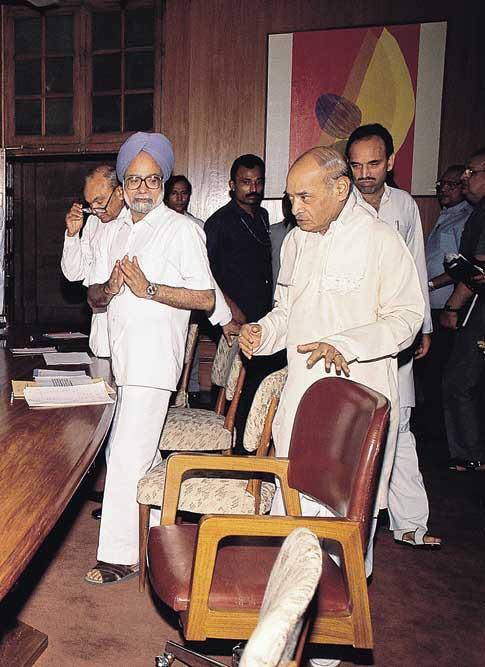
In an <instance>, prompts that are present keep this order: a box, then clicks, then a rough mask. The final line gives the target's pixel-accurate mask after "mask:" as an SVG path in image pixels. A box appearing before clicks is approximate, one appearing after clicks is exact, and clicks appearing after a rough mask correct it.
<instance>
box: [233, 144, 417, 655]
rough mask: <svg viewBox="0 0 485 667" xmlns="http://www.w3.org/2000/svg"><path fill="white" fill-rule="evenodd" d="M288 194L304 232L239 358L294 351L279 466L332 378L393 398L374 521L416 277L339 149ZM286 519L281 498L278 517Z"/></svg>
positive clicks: (292, 181)
mask: <svg viewBox="0 0 485 667" xmlns="http://www.w3.org/2000/svg"><path fill="white" fill-rule="evenodd" d="M286 190H287V193H288V195H289V197H290V201H291V202H292V210H293V213H294V215H295V217H296V221H297V225H298V227H297V228H295V229H293V230H292V231H291V232H290V233H289V234H288V235H287V237H286V238H285V241H284V243H283V248H282V255H281V269H280V273H279V277H278V284H277V288H276V293H275V306H274V308H273V310H272V311H271V312H270V313H268V315H266V316H265V317H263V318H262V319H261V320H259V322H258V323H257V324H247V325H244V326H243V328H242V330H241V334H240V344H241V349H242V350H243V352H244V353H245V354H246V355H248V356H251V354H272V353H274V352H277V351H279V350H282V349H284V348H286V350H287V355H288V380H287V382H286V385H285V387H284V390H283V393H282V396H281V400H280V405H279V409H278V412H277V415H276V418H275V422H274V426H273V435H274V442H275V449H276V455H277V456H286V455H287V454H288V448H289V445H290V440H291V432H292V427H293V421H294V418H295V413H296V410H297V407H298V404H299V402H300V399H301V397H302V396H303V394H304V393H305V391H306V389H307V388H308V387H309V386H310V385H312V384H313V383H314V382H315V381H316V380H318V379H320V378H321V377H323V376H325V375H326V374H328V375H335V374H336V373H338V374H340V372H343V373H344V374H346V375H347V374H348V376H349V377H350V379H352V380H355V381H356V382H360V383H362V384H364V385H366V386H368V387H371V388H372V389H375V390H377V391H379V392H381V393H382V394H384V395H385V396H387V397H388V398H389V400H390V402H391V423H390V428H389V434H388V439H387V444H386V449H385V454H384V462H383V468H382V472H381V477H380V481H379V486H378V492H377V499H376V506H375V507H376V510H375V514H376V515H377V511H378V510H379V509H380V508H383V507H386V505H387V489H388V482H389V476H390V472H391V468H392V463H393V459H394V450H395V442H396V431H397V425H398V413H399V409H398V390H397V359H396V357H397V353H398V352H399V350H401V349H404V348H405V347H406V346H408V345H409V344H410V343H411V342H412V341H413V339H414V337H415V335H416V334H417V332H418V331H419V329H420V326H421V323H422V319H423V312H424V304H423V298H422V295H421V290H420V287H419V281H418V276H417V273H416V268H415V266H414V262H413V260H412V257H411V255H410V254H409V251H408V250H407V248H406V247H405V245H404V243H403V241H402V239H401V238H400V237H399V235H398V234H396V232H395V231H393V230H392V229H389V227H388V226H387V225H385V224H383V223H382V222H380V221H378V220H376V219H375V217H374V216H372V215H371V214H370V213H369V212H368V211H366V210H365V209H364V208H363V207H362V206H361V205H360V204H359V203H358V202H357V200H356V197H355V195H354V194H353V193H352V192H351V184H350V179H349V176H348V166H347V164H346V163H345V161H344V160H343V158H342V157H341V156H340V154H339V153H338V152H337V151H335V150H334V149H329V148H323V147H319V148H315V149H312V150H311V151H309V152H308V153H306V154H304V155H303V156H302V157H301V158H299V159H298V160H297V161H296V162H295V164H294V165H293V166H292V168H291V169H290V172H289V174H288V179H287V185H286ZM322 193H323V194H322ZM318 200H320V202H319V201H318ZM324 362H325V363H324ZM309 366H310V367H309ZM326 366H328V370H327V368H326ZM301 500H302V502H301V506H302V512H303V514H304V515H307V516H308V515H311V516H326V515H328V514H329V510H328V509H327V508H326V507H324V506H322V505H321V504H319V503H317V502H316V501H314V500H313V499H311V498H306V497H302V499H301ZM282 510H283V507H282V504H281V494H280V493H277V495H276V496H275V501H274V503H273V508H272V513H276V514H280V513H283V511H282ZM315 664H319V665H334V664H338V661H328V662H327V661H324V660H322V661H320V660H318V661H315Z"/></svg>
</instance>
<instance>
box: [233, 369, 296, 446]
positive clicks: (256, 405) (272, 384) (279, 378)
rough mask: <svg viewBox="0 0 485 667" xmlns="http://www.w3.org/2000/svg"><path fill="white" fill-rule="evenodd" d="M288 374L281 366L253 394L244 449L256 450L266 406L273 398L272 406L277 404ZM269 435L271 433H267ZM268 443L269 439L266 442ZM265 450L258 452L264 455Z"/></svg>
mask: <svg viewBox="0 0 485 667" xmlns="http://www.w3.org/2000/svg"><path fill="white" fill-rule="evenodd" d="M287 376H288V368H287V367H286V366H285V368H282V369H281V370H279V371H275V372H274V373H271V374H270V375H268V376H267V377H265V378H264V380H263V381H262V382H261V384H260V385H259V387H258V389H257V391H256V393H255V394H254V398H253V402H252V403H251V408H250V410H249V414H248V417H247V420H246V427H245V429H244V441H243V444H244V449H246V450H247V451H248V452H254V451H256V450H257V449H258V448H259V447H260V445H261V444H262V443H261V438H262V435H263V432H264V427H265V424H266V418H267V415H268V408H269V406H270V405H271V402H272V401H273V399H274V400H275V404H274V408H275V409H276V407H277V406H278V402H279V400H280V396H281V392H282V391H283V387H284V386H285V382H286V378H287ZM269 435H271V433H270V434H269ZM266 444H267V445H269V441H268V442H267V443H266ZM266 453H267V452H260V454H261V455H263V456H264V455H265V454H266Z"/></svg>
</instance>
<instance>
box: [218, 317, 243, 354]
mask: <svg viewBox="0 0 485 667" xmlns="http://www.w3.org/2000/svg"><path fill="white" fill-rule="evenodd" d="M240 331H241V325H240V324H239V323H238V322H236V320H234V319H232V320H231V321H230V322H228V323H227V324H224V325H223V326H222V333H223V334H224V338H225V339H226V340H227V344H228V345H229V347H232V342H233V339H234V338H235V337H236V336H238V335H239V332H240Z"/></svg>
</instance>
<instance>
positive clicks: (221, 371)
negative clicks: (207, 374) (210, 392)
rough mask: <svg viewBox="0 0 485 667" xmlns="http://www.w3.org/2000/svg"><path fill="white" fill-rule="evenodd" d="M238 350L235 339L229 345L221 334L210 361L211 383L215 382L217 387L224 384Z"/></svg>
mask: <svg viewBox="0 0 485 667" xmlns="http://www.w3.org/2000/svg"><path fill="white" fill-rule="evenodd" d="M238 351H239V346H238V345H237V339H234V342H233V344H232V345H231V346H230V347H229V344H228V342H227V340H226V339H225V337H224V336H221V338H220V340H219V343H218V345H217V350H216V356H215V357H214V361H213V363H212V371H211V381H212V384H215V385H217V386H218V387H225V386H226V384H227V379H228V377H229V372H230V370H231V366H232V363H233V361H234V358H235V356H236V354H237V353H238Z"/></svg>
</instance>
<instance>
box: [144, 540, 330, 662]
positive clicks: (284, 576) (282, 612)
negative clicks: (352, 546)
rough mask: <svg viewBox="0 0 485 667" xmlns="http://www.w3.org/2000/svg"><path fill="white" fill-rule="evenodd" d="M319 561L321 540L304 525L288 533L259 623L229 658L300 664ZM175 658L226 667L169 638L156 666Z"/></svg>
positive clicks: (273, 571) (319, 570)
mask: <svg viewBox="0 0 485 667" xmlns="http://www.w3.org/2000/svg"><path fill="white" fill-rule="evenodd" d="M322 561H323V559H322V549H321V546H320V542H319V540H318V538H317V537H316V535H314V534H313V533H312V532H311V531H309V530H308V528H297V529H296V530H294V531H293V532H292V533H290V534H289V535H288V537H287V538H286V539H285V541H284V542H283V545H282V547H281V550H280V552H279V554H278V557H277V559H276V562H275V564H274V566H273V568H272V570H271V575H270V577H269V581H268V584H267V586H266V591H265V594H264V599H263V604H262V606H261V611H260V614H259V621H258V625H257V626H256V628H255V630H254V631H253V633H252V634H251V637H250V638H249V641H248V642H247V644H246V646H245V647H244V650H242V647H241V648H240V647H236V649H235V651H234V654H235V655H234V657H238V655H239V653H242V655H241V657H240V659H239V660H238V663H239V666H240V667H245V666H251V665H264V666H265V667H277V666H278V665H280V666H281V665H293V666H294V667H296V665H298V664H300V660H301V656H302V653H303V648H304V644H305V639H306V636H307V631H308V627H309V621H310V618H309V613H308V612H309V610H308V605H309V604H310V602H311V600H312V598H313V596H314V594H315V590H316V588H317V586H318V585H319V584H320V586H322V585H325V584H324V582H322V581H321V576H322V564H323V563H322ZM174 660H178V661H180V662H182V663H183V664H185V665H189V666H190V667H226V666H225V665H223V664H222V663H220V662H216V661H214V660H212V659H208V658H206V657H204V656H202V655H201V654H200V653H196V652H195V651H192V650H190V649H187V648H185V647H184V646H180V644H177V643H176V642H173V641H170V640H169V641H168V642H167V643H166V645H165V651H164V653H163V655H160V656H157V657H156V658H155V664H156V665H157V666H158V665H160V667H168V665H171V664H172V662H173V661H174ZM234 662H236V661H234Z"/></svg>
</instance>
